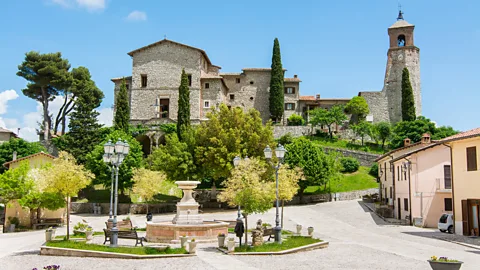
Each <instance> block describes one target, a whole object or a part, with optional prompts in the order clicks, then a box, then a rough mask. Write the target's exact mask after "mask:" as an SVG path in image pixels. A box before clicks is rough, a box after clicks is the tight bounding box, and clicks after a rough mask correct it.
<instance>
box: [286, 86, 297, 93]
mask: <svg viewBox="0 0 480 270" xmlns="http://www.w3.org/2000/svg"><path fill="white" fill-rule="evenodd" d="M285 94H295V87H285Z"/></svg>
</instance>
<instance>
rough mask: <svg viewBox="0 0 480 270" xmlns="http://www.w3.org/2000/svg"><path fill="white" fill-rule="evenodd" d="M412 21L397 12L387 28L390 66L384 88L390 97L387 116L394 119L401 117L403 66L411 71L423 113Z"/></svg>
mask: <svg viewBox="0 0 480 270" xmlns="http://www.w3.org/2000/svg"><path fill="white" fill-rule="evenodd" d="M414 29H415V26H414V25H413V24H410V23H408V22H407V21H405V19H404V18H403V12H402V11H401V10H400V11H399V13H398V17H397V21H396V22H395V23H394V24H393V25H392V26H390V27H389V28H388V36H389V40H390V48H389V49H388V53H387V56H388V59H387V68H386V72H385V81H384V87H383V91H382V92H384V94H385V96H386V98H387V110H388V118H389V120H390V122H391V123H396V122H399V121H402V70H403V69H404V68H405V67H406V68H407V69H408V71H409V73H410V83H411V84H412V88H413V96H414V99H415V112H416V115H417V116H419V115H421V112H422V102H421V84H420V49H419V48H418V47H416V46H415V43H414Z"/></svg>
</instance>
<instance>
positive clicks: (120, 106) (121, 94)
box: [113, 78, 130, 134]
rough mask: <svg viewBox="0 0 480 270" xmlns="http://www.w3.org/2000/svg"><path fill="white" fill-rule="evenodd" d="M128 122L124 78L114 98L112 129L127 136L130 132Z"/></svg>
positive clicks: (128, 114) (128, 111)
mask: <svg viewBox="0 0 480 270" xmlns="http://www.w3.org/2000/svg"><path fill="white" fill-rule="evenodd" d="M129 120H130V107H129V105H128V93H127V84H126V82H125V78H124V79H123V80H122V84H121V85H120V90H119V91H118V93H117V94H116V98H115V117H114V119H113V127H114V128H115V129H116V130H121V131H123V132H125V133H126V134H128V133H129V131H130V124H129Z"/></svg>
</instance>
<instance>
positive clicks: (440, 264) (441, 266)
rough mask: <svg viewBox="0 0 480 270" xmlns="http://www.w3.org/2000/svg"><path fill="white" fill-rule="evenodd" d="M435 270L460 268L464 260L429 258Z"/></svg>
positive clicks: (456, 269) (455, 269)
mask: <svg viewBox="0 0 480 270" xmlns="http://www.w3.org/2000/svg"><path fill="white" fill-rule="evenodd" d="M428 262H429V263H430V267H432V269H433V270H458V269H460V267H462V263H463V262H439V261H432V260H428Z"/></svg>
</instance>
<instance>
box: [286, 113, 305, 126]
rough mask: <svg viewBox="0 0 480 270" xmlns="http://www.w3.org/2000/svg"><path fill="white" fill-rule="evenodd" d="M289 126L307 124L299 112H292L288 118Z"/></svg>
mask: <svg viewBox="0 0 480 270" xmlns="http://www.w3.org/2000/svg"><path fill="white" fill-rule="evenodd" d="M287 123H288V125H289V126H303V125H304V124H305V119H303V117H302V116H300V115H298V114H292V115H290V117H288V119H287Z"/></svg>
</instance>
